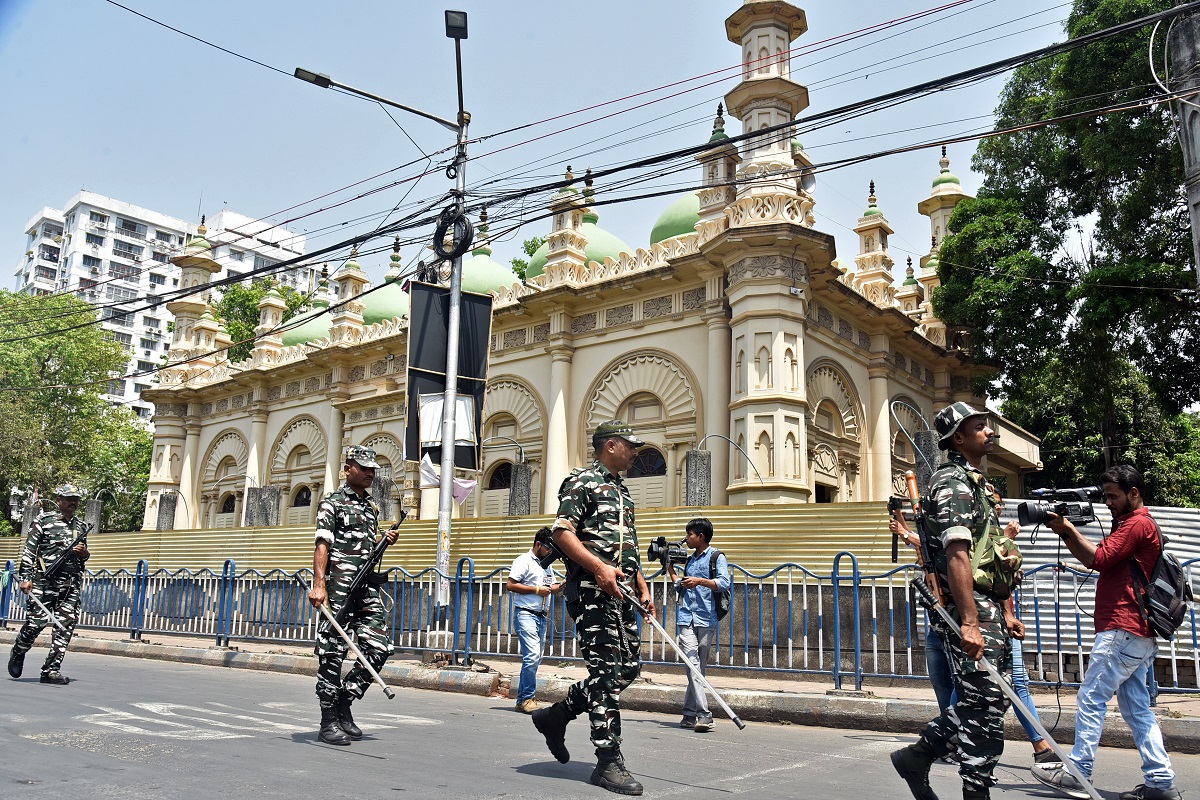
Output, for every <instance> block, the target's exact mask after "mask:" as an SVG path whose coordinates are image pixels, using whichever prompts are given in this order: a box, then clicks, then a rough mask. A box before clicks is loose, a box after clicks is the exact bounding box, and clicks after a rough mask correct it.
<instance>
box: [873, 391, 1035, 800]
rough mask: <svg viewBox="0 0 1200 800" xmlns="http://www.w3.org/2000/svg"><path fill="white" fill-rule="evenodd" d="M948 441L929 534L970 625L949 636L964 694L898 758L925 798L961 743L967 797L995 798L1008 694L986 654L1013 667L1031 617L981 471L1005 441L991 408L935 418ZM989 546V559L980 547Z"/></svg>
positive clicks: (959, 618)
mask: <svg viewBox="0 0 1200 800" xmlns="http://www.w3.org/2000/svg"><path fill="white" fill-rule="evenodd" d="M934 426H935V427H936V429H937V433H938V437H939V441H938V447H939V448H941V449H942V450H949V451H950V452H949V453H948V455H947V461H946V463H943V464H942V465H941V466H940V467H939V468H938V470H937V472H935V473H934V474H933V477H932V478H931V479H930V486H929V496H928V497H927V498H926V499H925V500H923V501H922V507H923V508H924V509H925V519H926V521H927V523H928V526H929V530H927V531H926V533H927V534H928V535H929V537H928V541H927V542H926V546H927V547H928V548H929V551H930V556H931V558H932V560H933V564H934V570H935V573H936V575H937V580H938V583H939V585H940V586H941V589H942V592H941V593H942V596H943V597H944V598H946V610H947V611H948V612H949V613H950V614H951V616H952V617H953V618H954V619H955V621H956V622H957V623H958V625H959V626H960V628H961V630H962V637H961V638H958V637H956V636H953V635H950V636H947V641H946V642H945V646H946V655H947V657H948V658H949V659H950V660H951V662H952V664H953V665H954V668H955V669H954V690H955V692H956V693H957V701H956V702H955V703H954V705H953V706H951V707H950V708H949V709H945V710H943V711H942V713H941V714H940V715H939V716H938V717H936V718H935V719H934V720H932V721H931V722H930V723H929V724H928V725H927V726H926V727H925V730H923V731H922V732H921V738H920V739H918V740H917V743H916V744H913V745H910V746H908V747H905V748H903V749H901V750H897V751H896V752H894V753H892V756H891V758H892V765H893V766H894V767H895V768H896V772H898V773H899V774H900V777H902V778H903V779H904V780H905V782H906V783H907V784H908V788H909V790H910V791H911V792H912V794H913V797H915V798H917V800H930V799H931V798H935V797H936V795H935V794H934V793H933V790H932V789H931V788H930V786H929V769H930V767H931V766H932V765H933V762H934V761H935V760H937V759H938V758H942V757H945V756H946V755H948V754H949V753H950V752H951V751H952V750H953V749H954V746H955V743H957V746H958V751H959V770H958V773H959V775H960V776H961V777H962V781H963V800H988V798H990V796H991V794H990V791H989V790H990V787H991V786H992V785H993V784H994V783H995V782H996V781H995V778H993V777H992V773H993V771H994V770H995V768H996V763H997V761H998V760H999V758H1000V754H1001V753H1002V752H1003V751H1004V713H1005V711H1007V710H1008V699H1007V697H1006V696H1005V695H1004V693H1003V691H1002V690H1001V689H1000V686H999V684H997V683H996V682H995V681H993V679H992V678H991V676H990V675H989V674H988V672H987V671H986V670H984V669H983V668H982V667H980V665H979V664H978V662H977V659H979V658H980V657H981V656H984V657H986V658H987V659H988V661H990V662H991V663H992V664H993V665H994V666H995V667H996V669H997V670H999V671H1000V672H1001V673H1003V674H1005V675H1006V677H1007V674H1008V673H1009V671H1010V669H1011V663H1012V658H1011V636H1012V635H1014V634H1015V635H1017V636H1022V635H1024V630H1025V629H1024V626H1023V625H1022V624H1021V622H1020V621H1019V620H1018V619H1017V618H1016V616H1015V615H1014V614H1013V612H1012V610H1011V609H1010V608H1009V607H1008V605H1007V604H1006V602H1005V601H1006V600H1007V598H1008V596H1009V595H1010V594H1011V592H1012V586H1013V584H1014V583H1015V581H1016V571H1017V569H1018V568H1019V567H1020V557H1019V555H1016V557H1015V558H1014V557H1012V555H1013V554H1015V553H1016V547H1015V545H1014V544H1013V543H1012V541H1011V540H1010V539H1008V538H1007V536H1005V535H1004V534H1003V533H1002V532H1001V530H1000V518H999V515H998V513H997V509H998V507H999V505H1000V497H999V495H998V494H997V493H996V491H995V489H994V488H993V486H992V484H991V482H989V481H988V479H987V477H986V476H985V475H984V474H983V472H982V471H981V470H980V466H981V465H982V463H983V459H984V458H985V457H986V456H987V455H988V454H989V453H991V452H992V451H993V450H994V449H995V446H996V436H995V433H994V432H993V431H992V429H991V428H990V427H988V424H987V412H985V411H978V410H976V409H974V408H972V407H971V406H969V405H967V404H966V403H953V404H951V405H949V406H947V407H946V408H943V409H942V410H941V411H939V412H938V414H937V416H936V417H935V418H934ZM977 553H978V554H979V555H983V554H988V555H989V556H991V557H990V558H989V559H987V562H986V563H987V567H986V568H982V567H983V564H984V563H985V562H984V561H982V560H980V559H976V564H978V565H979V566H980V567H981V568H979V569H977V568H976V564H973V560H972V556H973V555H975V554H977Z"/></svg>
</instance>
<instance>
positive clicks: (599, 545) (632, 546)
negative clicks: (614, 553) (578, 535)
mask: <svg viewBox="0 0 1200 800" xmlns="http://www.w3.org/2000/svg"><path fill="white" fill-rule="evenodd" d="M580 544H582V545H583V546H584V547H586V548H587V549H589V550H591V551H592V552H593V553H594V554H596V555H600V551H601V550H602V549H604V546H605V545H614V546H615V545H616V544H617V543H616V542H605V541H604V540H602V539H587V540H582V539H581V540H580ZM637 547H638V546H637V542H629V541H626V542H622V543H621V549H622V550H637Z"/></svg>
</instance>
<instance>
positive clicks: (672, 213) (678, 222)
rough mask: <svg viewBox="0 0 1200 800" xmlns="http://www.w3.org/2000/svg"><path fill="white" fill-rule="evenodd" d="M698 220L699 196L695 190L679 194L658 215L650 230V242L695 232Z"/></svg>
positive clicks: (656, 242)
mask: <svg viewBox="0 0 1200 800" xmlns="http://www.w3.org/2000/svg"><path fill="white" fill-rule="evenodd" d="M699 221H700V197H699V195H697V194H696V193H695V192H688V193H686V194H684V195H680V196H679V197H678V198H676V199H675V201H674V202H672V203H671V205H669V206H667V208H666V210H665V211H663V212H662V214H660V215H659V217H658V221H657V222H655V223H654V228H653V229H652V230H651V231H650V244H658V243H659V242H661V241H663V240H665V239H672V238H674V237H676V236H683V235H685V234H688V233H695V232H696V223H697V222H699Z"/></svg>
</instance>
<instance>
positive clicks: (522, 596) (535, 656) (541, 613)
mask: <svg viewBox="0 0 1200 800" xmlns="http://www.w3.org/2000/svg"><path fill="white" fill-rule="evenodd" d="M550 534H551V531H550V529H549V528H542V529H541V530H539V531H538V532H537V533H536V534H534V537H533V548H532V549H530V550H528V551H526V552H524V553H522V554H521V555H519V556H517V559H516V560H515V561H513V563H512V566H511V567H510V568H509V570H508V582H507V583H506V584H505V588H507V589H508V591H510V592H512V593H513V628H515V629H516V631H517V638H518V639H519V641H520V642H521V681H520V683H519V684H518V685H517V709H518V710H520V711H524V712H525V713H526V714H532V713H533V712H534V711H537V708H538V702H537V700H536V699H534V694H535V693H536V691H537V671H538V665H540V664H541V663H542V649H543V648H544V647H545V642H546V609H547V608H548V607H549V605H550V596H551V595H555V594H558V593H559V592H561V591H562V584H561V583H554V579H553V576H552V573H551V572H550V570H549V569H547V568H545V567H543V566H542V565H541V564H540V563H538V560H539V559H542V558H546V557H547V556H549V555H550V553H551V550H550Z"/></svg>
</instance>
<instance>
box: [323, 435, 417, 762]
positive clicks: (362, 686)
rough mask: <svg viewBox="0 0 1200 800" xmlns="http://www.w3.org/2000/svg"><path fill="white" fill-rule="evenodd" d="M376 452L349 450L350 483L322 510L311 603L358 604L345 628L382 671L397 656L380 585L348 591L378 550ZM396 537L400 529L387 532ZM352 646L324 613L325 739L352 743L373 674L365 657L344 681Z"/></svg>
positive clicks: (352, 606)
mask: <svg viewBox="0 0 1200 800" xmlns="http://www.w3.org/2000/svg"><path fill="white" fill-rule="evenodd" d="M378 466H379V464H378V463H376V461H375V451H374V450H371V449H370V448H366V447H351V448H349V450H347V452H346V467H345V472H346V483H345V485H343V486H342V488H340V489H338V490H337V491H336V492H333V493H332V494H330V495H329V496H328V497H326V498H325V499H324V500H322V501H321V504H320V505H319V506H318V507H317V543H316V550H315V551H314V552H313V583H312V589H311V590H310V591H309V593H308V601H309V602H310V603H312V605H313V607H314V608H318V607H320V606H321V604H322V603H324V602H326V600H328V602H329V605H330V607H331V609H332V611H333V613H334V614H337V613H338V612H339V611H340V610H341V608H342V607H343V606H344V605H346V604H347V603H349V604H350V611H349V612H348V614H347V616H346V618H345V620H346V621H345V623H344V624H343V625H342V627H343V628H344V629H345V630H346V632H347V633H349V634H352V635H353V636H354V637H355V639H356V640H357V644H358V649H359V650H361V651H362V653H363V655H364V656H366V657H367V659H368V660H370V662H371V666H373V667H375V669H376V670H377V671H378V670H379V669H381V668H382V667H383V663H384V662H385V661H387V658H388V656H389V655H391V653H392V641H391V638H390V637H389V636H388V629H387V618H386V616H387V615H386V610H385V609H384V606H383V600H382V593H381V591H380V589H379V586H378V585H376V584H373V583H371V582H370V581H367V582H366V583H364V584H363V585H362V587H361V588H360V589H359V591H358V592H356V593H355V596H354V597H347V593H348V592H347V590H348V588H349V586H350V583H351V581H353V580H354V576H355V574H356V573H357V572H358V570H359V568H360V567H361V566H362V565H363V563H364V562H365V561H366V560H367V558H368V557H369V556H370V555H371V550H372V549H373V548H374V547H375V543H376V537H377V531H378V519H379V511H378V509H377V508H376V507H375V501H374V500H372V499H371V493H370V490H371V484H372V483H374V481H375V469H376V468H377V467H378ZM384 535H385V536H386V537H387V540H388V543H389V544H392V543H394V542H395V541H396V537H397V536H398V535H399V531H397V530H396V529H395V528H393V529H391V530H389V531H387V532H386V533H385V534H384ZM348 650H349V648H348V647H347V646H346V643H345V641H343V640H342V638H341V637H340V636H338V633H337V631H335V630H334V629H333V626H332V625H330V624H329V622H328V621H327V620H325V619H324V618H323V617H322V619H321V624H320V625H319V627H318V628H317V646H316V653H317V665H318V666H317V700H318V701H319V702H320V704H321V741H323V742H325V743H326V744H336V745H348V744H350V742H351V740H357V739H361V738H362V735H363V734H362V730H361V729H360V728H359V727H358V726H357V725H355V724H354V717H353V716H352V715H351V713H350V704H351V703H353V702H354V701H355V700H357V699H359V698H360V697H362V696H363V695H364V694H366V691H367V689H368V688H369V687H370V685H371V682H372V679H371V674H370V673H369V672H368V671H367V670H366V668H365V667H363V665H362V664H360V663H359V662H358V661H357V660H356V661H355V662H354V666H353V667H351V668H350V671H349V672H348V673H347V674H346V677H345V679H344V680H343V679H342V660H343V659H344V658H345V657H346V653H347V651H348Z"/></svg>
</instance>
